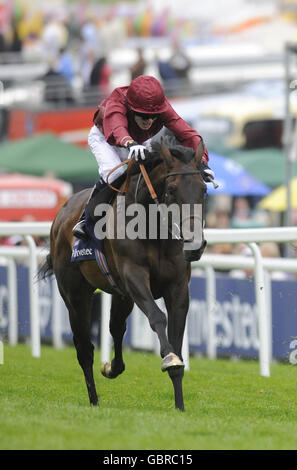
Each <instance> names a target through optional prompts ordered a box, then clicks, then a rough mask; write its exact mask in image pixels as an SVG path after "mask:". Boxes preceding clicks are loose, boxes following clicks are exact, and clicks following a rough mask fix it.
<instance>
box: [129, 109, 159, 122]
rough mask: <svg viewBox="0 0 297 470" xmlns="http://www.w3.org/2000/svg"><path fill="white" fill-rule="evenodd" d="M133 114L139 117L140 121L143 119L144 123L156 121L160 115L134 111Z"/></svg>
mask: <svg viewBox="0 0 297 470" xmlns="http://www.w3.org/2000/svg"><path fill="white" fill-rule="evenodd" d="M134 114H135V116H139V117H140V118H141V119H143V120H144V121H148V120H149V119H153V120H155V119H157V118H158V117H159V116H160V114H156V113H155V114H148V113H137V112H136V111H134Z"/></svg>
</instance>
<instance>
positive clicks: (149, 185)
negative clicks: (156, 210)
mask: <svg viewBox="0 0 297 470" xmlns="http://www.w3.org/2000/svg"><path fill="white" fill-rule="evenodd" d="M134 161H135V160H134V158H130V159H128V160H125V161H124V162H122V163H120V164H119V165H117V166H116V167H114V168H113V169H112V170H111V171H110V172H109V173H108V175H107V178H106V184H107V185H108V186H109V187H110V188H111V189H113V190H114V191H116V192H118V193H120V194H125V193H126V192H127V190H128V187H129V183H130V178H131V169H132V165H133V163H134ZM124 165H127V177H126V181H125V185H124V187H123V189H118V188H115V187H114V186H112V184H110V183H109V182H108V179H109V177H110V175H111V174H112V173H113V172H114V171H116V170H117V169H118V168H121V167H122V166H124ZM139 168H140V171H141V173H142V176H143V179H144V181H145V183H146V185H147V188H148V190H149V193H150V195H151V198H152V199H153V201H154V202H155V203H156V204H157V205H158V204H159V201H158V197H157V194H156V193H155V190H154V188H153V185H152V183H151V180H150V177H149V175H148V174H147V171H146V169H145V167H144V165H143V163H139ZM197 173H200V171H199V170H193V171H172V172H171V173H167V174H166V175H165V178H168V177H169V176H177V175H195V174H197Z"/></svg>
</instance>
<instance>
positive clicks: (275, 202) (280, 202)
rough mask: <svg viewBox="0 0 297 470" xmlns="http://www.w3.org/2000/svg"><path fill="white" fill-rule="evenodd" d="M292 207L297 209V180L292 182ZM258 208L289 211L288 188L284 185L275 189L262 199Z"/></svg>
mask: <svg viewBox="0 0 297 470" xmlns="http://www.w3.org/2000/svg"><path fill="white" fill-rule="evenodd" d="M291 205H292V209H297V178H294V179H293V180H292V181H291ZM258 206H259V207H260V209H267V210H270V211H275V212H280V211H285V210H286V209H287V188H286V187H285V186H284V185H282V186H279V187H278V188H277V189H275V190H274V191H273V192H272V193H271V194H269V196H267V197H265V198H264V199H262V200H261V201H260V202H259V204H258Z"/></svg>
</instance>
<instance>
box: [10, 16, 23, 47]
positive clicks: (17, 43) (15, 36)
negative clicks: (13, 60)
mask: <svg viewBox="0 0 297 470" xmlns="http://www.w3.org/2000/svg"><path fill="white" fill-rule="evenodd" d="M11 29H12V31H11V39H10V41H9V45H8V50H9V51H10V52H22V48H23V43H22V40H21V38H20V36H19V32H18V28H17V24H16V23H15V22H13V23H12V26H11Z"/></svg>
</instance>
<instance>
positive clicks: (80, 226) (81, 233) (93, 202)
mask: <svg viewBox="0 0 297 470" xmlns="http://www.w3.org/2000/svg"><path fill="white" fill-rule="evenodd" d="M125 177H126V174H123V175H121V176H120V177H119V178H117V179H116V180H115V181H113V182H112V186H114V187H115V188H119V187H120V186H121V184H122V183H123V181H124V180H125ZM98 193H100V194H98ZM113 194H114V190H113V189H112V188H110V187H109V186H108V185H107V184H106V183H105V181H103V179H101V180H99V181H98V182H97V183H96V184H95V186H94V187H93V189H92V192H91V194H90V196H89V199H88V201H87V203H86V206H85V208H84V210H83V212H82V214H81V216H80V218H79V220H78V222H77V223H76V224H75V225H74V227H73V229H72V234H73V235H74V236H75V237H77V238H81V239H82V240H87V239H88V238H89V237H88V235H87V233H86V232H85V228H86V220H87V219H88V218H91V219H92V220H93V222H94V223H95V222H96V217H95V216H94V210H95V207H96V206H97V205H98V204H102V203H109V202H110V200H111V198H112V196H113Z"/></svg>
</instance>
